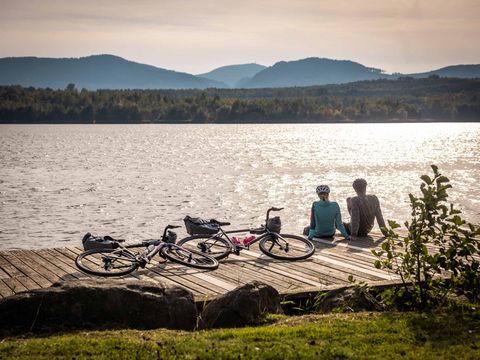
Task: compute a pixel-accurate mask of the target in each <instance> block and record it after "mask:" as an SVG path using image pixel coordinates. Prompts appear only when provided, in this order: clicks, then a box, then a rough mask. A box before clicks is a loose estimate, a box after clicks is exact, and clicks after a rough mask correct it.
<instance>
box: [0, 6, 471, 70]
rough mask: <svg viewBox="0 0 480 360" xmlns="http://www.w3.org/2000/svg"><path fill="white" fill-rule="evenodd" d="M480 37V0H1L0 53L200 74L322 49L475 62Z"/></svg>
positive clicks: (413, 64)
mask: <svg viewBox="0 0 480 360" xmlns="http://www.w3.org/2000/svg"><path fill="white" fill-rule="evenodd" d="M479 44H480V0H455V1H454V0H418V1H415V0H234V1H230V0H136V1H133V0H127V1H124V0H78V1H76V0H0V57H7V56H41V57H80V56H87V55H91V54H114V55H118V56H122V57H124V58H127V59H129V60H133V61H138V62H142V63H147V64H151V65H155V66H158V67H162V68H167V69H173V70H177V71H185V72H190V73H201V72H206V71H209V70H211V69H213V68H215V67H218V66H222V65H229V64H241V63H248V62H257V63H260V64H264V65H272V64H273V63H275V62H277V61H280V60H296V59H301V58H305V57H311V56H316V57H327V58H333V59H349V60H354V61H357V62H360V63H362V64H364V65H367V66H372V67H378V68H381V69H384V70H386V71H387V72H393V71H399V72H416V71H424V70H430V69H434V68H439V67H442V66H445V65H450V64H472V63H477V64H478V63H480V46H479Z"/></svg>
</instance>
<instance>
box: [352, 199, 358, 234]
mask: <svg viewBox="0 0 480 360" xmlns="http://www.w3.org/2000/svg"><path fill="white" fill-rule="evenodd" d="M350 205H351V207H352V209H351V210H352V212H351V213H350V216H351V218H350V226H351V228H350V229H351V231H350V232H351V235H352V236H354V237H356V236H358V229H359V228H360V209H359V207H358V203H357V202H356V201H353V199H351V200H350Z"/></svg>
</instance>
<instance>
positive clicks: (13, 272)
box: [0, 255, 25, 278]
mask: <svg viewBox="0 0 480 360" xmlns="http://www.w3.org/2000/svg"><path fill="white" fill-rule="evenodd" d="M0 268H2V270H3V271H4V272H6V273H7V274H8V275H9V277H11V278H15V277H18V276H24V275H25V274H24V273H23V272H21V271H20V270H19V269H17V268H16V267H15V266H13V265H12V264H10V263H9V262H8V261H7V260H6V259H5V258H4V256H3V255H0Z"/></svg>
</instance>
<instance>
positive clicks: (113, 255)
mask: <svg viewBox="0 0 480 360" xmlns="http://www.w3.org/2000/svg"><path fill="white" fill-rule="evenodd" d="M179 227H180V226H173V225H168V226H166V227H165V230H164V231H163V235H162V237H161V239H150V240H144V241H142V242H141V243H138V244H132V245H126V246H122V245H121V244H120V242H116V243H115V247H116V248H114V249H94V250H88V251H85V252H83V253H81V254H80V255H78V256H77V258H76V259H75V264H76V265H77V267H78V268H79V269H80V270H82V271H83V272H86V273H87V274H91V275H98V276H122V275H126V274H129V273H131V272H133V271H135V270H136V269H138V268H139V267H141V268H142V269H143V268H145V266H146V265H147V264H148V263H150V261H151V260H152V258H153V257H154V256H155V255H156V254H160V256H161V257H162V258H164V259H168V260H170V261H173V262H175V263H179V264H183V265H186V266H190V267H193V268H198V269H208V270H214V269H216V268H218V261H217V260H216V259H215V258H213V257H211V256H209V255H207V254H204V253H201V252H199V251H195V250H188V249H185V248H183V247H181V246H180V245H177V244H175V241H176V239H177V234H176V233H175V232H173V231H170V229H175V228H179ZM135 248H144V250H143V251H142V252H133V251H131V250H130V249H135Z"/></svg>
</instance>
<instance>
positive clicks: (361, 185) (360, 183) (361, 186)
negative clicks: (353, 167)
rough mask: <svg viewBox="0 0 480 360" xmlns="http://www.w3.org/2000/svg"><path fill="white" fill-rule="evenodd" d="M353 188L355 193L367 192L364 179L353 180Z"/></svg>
mask: <svg viewBox="0 0 480 360" xmlns="http://www.w3.org/2000/svg"><path fill="white" fill-rule="evenodd" d="M352 186H353V188H354V189H355V191H357V192H364V191H366V190H367V180H365V179H355V181H354V182H353V184H352Z"/></svg>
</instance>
